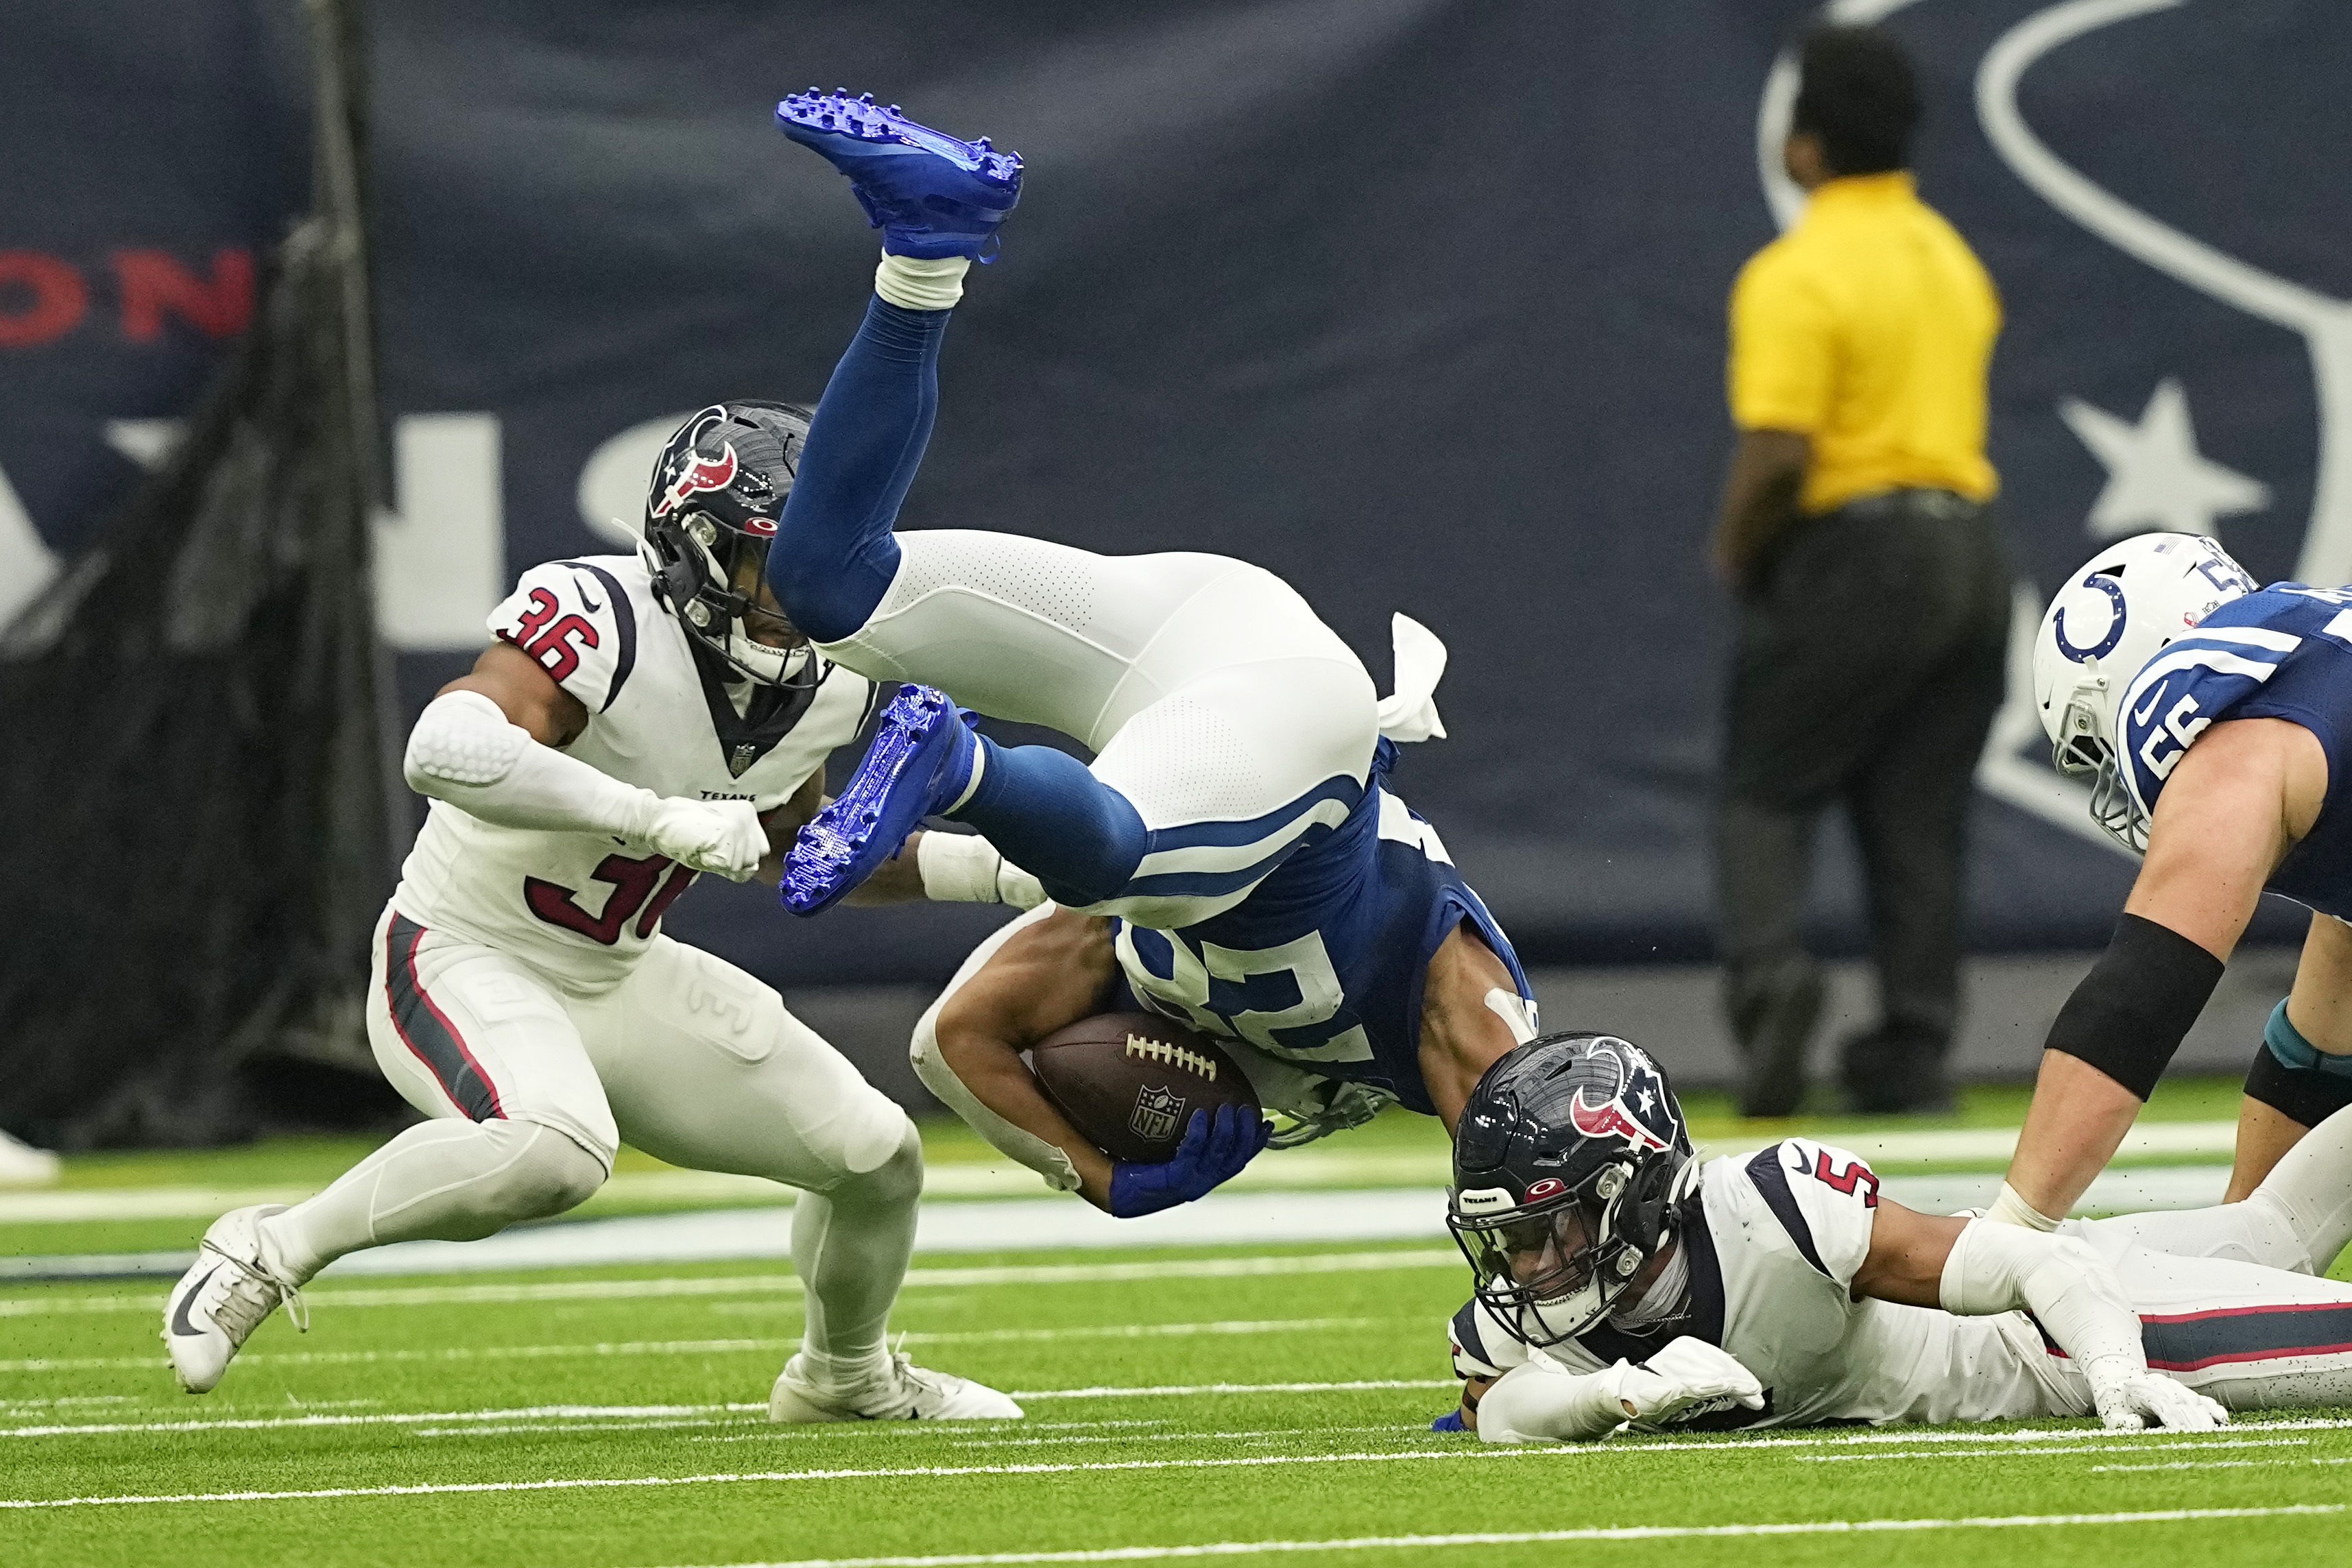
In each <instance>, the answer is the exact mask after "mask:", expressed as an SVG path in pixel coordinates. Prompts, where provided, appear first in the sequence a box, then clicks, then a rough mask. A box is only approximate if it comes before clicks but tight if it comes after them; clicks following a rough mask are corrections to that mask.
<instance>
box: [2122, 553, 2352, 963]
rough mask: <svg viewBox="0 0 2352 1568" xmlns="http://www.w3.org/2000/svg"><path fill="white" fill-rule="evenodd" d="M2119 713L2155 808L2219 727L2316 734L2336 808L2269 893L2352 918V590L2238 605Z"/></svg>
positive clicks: (2132, 780) (2143, 679)
mask: <svg viewBox="0 0 2352 1568" xmlns="http://www.w3.org/2000/svg"><path fill="white" fill-rule="evenodd" d="M2228 718H2283V719H2286V720H2289V721H2290V722H2292V723H2294V724H2299V725H2301V726H2302V727H2304V728H2305V729H2307V730H2309V731H2310V732H2311V733H2312V735H2313V736H2315V737H2317V739H2318V741H2319V744H2320V745H2321V747H2324V748H2325V749H2326V753H2327V799H2326V801H2325V802H2324V803H2323V804H2322V805H2321V807H2320V810H2319V819H2318V821H2315V822H2314V823H2313V824H2312V828H2311V831H2310V832H2309V833H2308V834H2307V835H2305V838H2304V839H2303V841H2301V842H2300V843H2298V844H2296V845H2295V846H2294V849H2292V850H2290V851H2288V852H2287V855H2286V858H2285V859H2284V860H2283V861H2281V862H2279V866H2278V869H2277V870H2276V871H2274V872H2273V873H2271V879H2270V881H2269V883H2267V884H2266V885H2267V886H2268V887H2269V889H2270V891H2271V892H2273V893H2277V894H2284V895H2285V896H2287V897H2289V898H2292V899H2294V901H2295V902H2296V903H2298V904H2305V905H2307V906H2308V907H2310V908H2313V909H2316V910H2318V911H2320V912H2321V913H2323V914H2326V915H2336V917H2338V918H2339V919H2352V809H2347V808H2346V807H2345V806H2344V804H2343V800H2342V797H2343V795H2344V792H2345V781H2346V779H2347V777H2352V749H2347V747H2352V589H2344V588H2308V587H2305V585H2304V584H2302V583H2299V582H2274V583H2273V584H2271V586H2270V587H2268V588H2265V589H2263V591H2260V592H2259V593H2249V594H2247V595H2245V596H2244V597H2243V598H2240V599H2233V600H2231V601H2230V602H2228V603H2227V604H2224V605H2222V606H2221V608H2220V609H2218V610H2216V611H2214V612H2212V613H2211V614H2210V615H2208V616H2207V617H2205V619H2204V620H2202V621H2200V622H2198V623H2197V629H2196V630H2195V631H2194V632H2190V633H2189V635H2188V636H2186V637H2183V638H2181V639H2180V640H2179V642H2177V643H2171V644H2170V645H2168V647H2166V648H2165V649H2164V650H2163V651H2162V652H2161V653H2158V654H2157V656H2156V657H2155V658H2153V659H2150V660H2149V661H2148V662H2147V664H2146V665H2144V666H2143V667H2142V668H2141V670H2140V672H2139V674H2137V675H2135V676H2134V677H2133V678H2132V683H2131V685H2129V686H2128V687H2127V688H2126V690H2125V692H2124V701H2123V706H2122V707H2121V708H2120V709H2118V710H2117V713H2116V727H2117V728H2118V729H2119V730H2120V731H2121V732H2122V733H2121V740H2122V747H2121V749H2122V753H2123V755H2122V756H2121V758H2118V764H2119V766H2120V767H2121V768H2122V770H2123V774H2124V778H2125V779H2126V782H2127V783H2128V784H2129V785H2130V787H2131V791H2132V794H2133V795H2134V796H2135V797H2137V799H2138V800H2139V803H2140V805H2141V806H2142V807H2143V808H2145V809H2147V810H2149V811H2154V810H2156V800H2157V797H2158V795H2159V794H2160V793H2161V792H2162V791H2163V789H2164V781H2165V780H2166V779H2168V778H2169V777H2171V774H2172V770H2173V768H2176V767H2178V766H2179V763H2180V758H2182V757H2183V756H2184V755H2186V754H2187V752H2188V750H2189V746H2190V745H2191V744H2192V743H2194V742H2195V740H2196V739H2197V737H2199V736H2200V735H2202V734H2203V733H2204V732H2205V730H2206V729H2207V727H2210V726H2211V725H2212V724H2214V723H2216V722H2217V721H2219V720H2221V719H2228Z"/></svg>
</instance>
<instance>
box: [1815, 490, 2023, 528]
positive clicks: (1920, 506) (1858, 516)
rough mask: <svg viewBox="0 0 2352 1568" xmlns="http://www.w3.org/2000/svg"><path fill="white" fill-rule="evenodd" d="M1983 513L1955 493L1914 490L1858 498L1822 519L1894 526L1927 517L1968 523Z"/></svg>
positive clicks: (1976, 503) (1977, 504) (1978, 504)
mask: <svg viewBox="0 0 2352 1568" xmlns="http://www.w3.org/2000/svg"><path fill="white" fill-rule="evenodd" d="M1983 513H1984V503H1983V502H1981V501H1971V500H1969V498H1968V497H1966V496H1963V495H1960V494H1958V492H1957V491H1952V490H1937V489H1927V488H1921V489H1913V490H1882V491H1880V492H1879V493H1878V494H1877V495H1875V496H1858V497H1855V498H1854V499H1853V500H1851V501H1848V502H1847V503H1846V504H1845V505H1843V507H1833V508H1832V509H1831V510H1829V511H1826V512H1823V513H1822V514H1821V515H1822V517H1852V518H1853V520H1854V521H1856V522H1864V523H1872V522H1892V521H1894V520H1895V519H1896V518H1898V517H1927V518H1929V519H1931V520H1933V521H1936V522H1951V523H1958V522H1966V521H1967V520H1968V519H1969V518H1971V517H1980V516H1982V515H1983Z"/></svg>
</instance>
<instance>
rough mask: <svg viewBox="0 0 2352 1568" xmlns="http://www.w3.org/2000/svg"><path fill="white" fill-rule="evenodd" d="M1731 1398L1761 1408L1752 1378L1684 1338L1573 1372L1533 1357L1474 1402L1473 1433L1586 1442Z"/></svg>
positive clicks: (1494, 1438) (1513, 1439)
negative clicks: (1639, 1356)
mask: <svg viewBox="0 0 2352 1568" xmlns="http://www.w3.org/2000/svg"><path fill="white" fill-rule="evenodd" d="M1718 1399H1732V1400H1737V1401H1738V1403H1739V1404H1742V1405H1745V1406H1748V1408H1749V1409H1751V1410H1760V1409H1762V1408H1763V1407H1764V1385H1762V1384H1760V1383H1759V1382H1758V1381H1757V1380H1756V1375H1755V1374H1754V1373H1752V1372H1749V1371H1748V1369H1747V1368H1746V1367H1744V1366H1742V1365H1740V1364H1739V1363H1738V1361H1737V1360H1735V1359H1733V1358H1732V1357H1731V1356H1728V1355H1726V1354H1724V1353H1723V1352H1722V1351H1719V1350H1717V1349H1716V1347H1715V1346H1713V1345H1711V1344H1707V1343H1704V1342H1702V1341H1699V1340H1695V1339H1692V1338H1690V1337H1688V1336H1687V1335H1685V1336H1684V1337H1683V1338H1681V1339H1677V1340H1675V1341H1674V1342H1673V1343H1670V1344H1668V1345H1667V1346H1666V1348H1665V1349H1664V1350H1662V1351H1660V1352H1658V1354H1655V1355H1654V1356H1652V1357H1651V1358H1650V1362H1649V1364H1648V1365H1647V1366H1635V1365H1633V1364H1632V1363H1631V1362H1624V1361H1621V1362H1619V1363H1617V1364H1615V1365H1614V1366H1606V1367H1603V1368H1601V1370H1600V1371H1599V1372H1594V1373H1574V1372H1570V1371H1569V1370H1568V1369H1567V1368H1566V1367H1563V1366H1561V1365H1560V1364H1559V1363H1558V1362H1556V1361H1554V1360H1552V1359H1551V1358H1550V1357H1549V1356H1546V1355H1537V1356H1532V1357H1530V1358H1529V1359H1528V1361H1527V1362H1525V1363H1523V1364H1520V1365H1518V1366H1515V1367H1513V1368H1511V1370H1510V1371H1508V1372H1507V1373H1505V1374H1504V1375H1502V1376H1501V1377H1499V1378H1497V1379H1496V1380H1495V1384H1494V1385H1493V1386H1492V1387H1490V1388H1488V1389H1487V1390H1486V1393H1485V1394H1484V1395H1483V1396H1480V1398H1479V1401H1478V1436H1479V1437H1480V1439H1481V1440H1482V1441H1485V1442H1489V1443H1528V1442H1541V1441H1554V1442H1560V1441H1565V1442H1571V1443H1587V1442H1591V1441H1593V1440H1595V1439H1597V1438H1601V1437H1608V1436H1609V1435H1610V1434H1611V1433H1612V1432H1620V1431H1622V1430H1624V1427H1625V1423H1626V1422H1627V1421H1629V1420H1633V1421H1664V1420H1670V1419H1672V1418H1673V1417H1674V1416H1679V1415H1681V1414H1682V1413H1683V1412H1684V1411H1685V1410H1688V1409H1689V1408H1690V1407H1691V1406H1694V1405H1704V1404H1707V1403H1709V1402H1711V1401H1714V1400H1718Z"/></svg>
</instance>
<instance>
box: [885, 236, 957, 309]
mask: <svg viewBox="0 0 2352 1568" xmlns="http://www.w3.org/2000/svg"><path fill="white" fill-rule="evenodd" d="M970 271H971V261H970V260H969V259H968V258H966V257H964V256H940V257H938V258H937V259H928V258H926V257H923V256H892V255H891V254H890V253H889V252H887V251H884V252H883V253H882V265H881V266H879V267H876V268H875V269H874V292H875V293H877V294H878V295H880V296H881V297H882V298H884V299H886V300H887V301H888V302H889V303H891V304H893V305H896V306H897V307H898V308H900V309H901V310H948V309H952V308H954V306H955V302H956V301H957V300H959V299H961V298H963V275H964V274H965V273H967V272H970Z"/></svg>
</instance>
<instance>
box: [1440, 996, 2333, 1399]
mask: <svg viewBox="0 0 2352 1568" xmlns="http://www.w3.org/2000/svg"><path fill="white" fill-rule="evenodd" d="M2247 1204H2252V1205H2255V1206H2259V1207H2262V1208H2263V1209H2264V1210H2265V1211H2266V1212H2267V1213H2268V1214H2269V1215H2270V1216H2271V1217H2272V1218H2273V1223H2272V1224H2270V1225H2267V1226H2265V1227H2263V1228H2262V1234H2263V1235H2264V1236H2266V1237H2268V1238H2269V1240H2268V1242H2267V1244H2266V1245H2265V1246H2264V1247H2263V1249H2261V1255H2260V1256H2247V1255H2246V1253H2245V1250H2244V1247H2243V1240H2244V1238H2245V1236H2246V1235H2247V1230H2246V1228H2245V1227H2243V1226H2242V1225H2240V1224H2239V1223H2237V1220H2236V1218H2234V1217H2232V1216H2230V1215H2227V1214H2225V1213H2222V1212H2221V1211H2219V1210H2214V1209H2203V1210H2192V1211H2187V1212H2180V1213H2164V1214H2140V1215H2129V1216H2125V1217H2121V1218H2114V1219H2102V1220H2091V1221H2070V1222H2068V1223H2067V1224H2066V1225H2064V1226H2063V1227H2062V1228H2060V1230H2059V1231H2058V1232H2057V1233H2056V1234H2046V1233H2043V1232H2040V1231H2035V1230H2031V1229H2028V1228H2023V1227H2019V1226H2014V1225H2006V1224H2001V1223H1999V1222H1997V1221H1994V1220H1990V1219H1967V1218H1942V1217H1939V1216H1935V1215H1926V1214H1919V1213H1916V1212H1914V1211H1912V1210H1910V1209H1907V1208H1905V1207H1903V1206H1902V1205H1900V1204H1898V1203H1895V1201H1894V1200H1892V1199H1891V1198H1886V1197H1882V1195H1881V1194H1880V1191H1879V1181H1878V1177H1877V1176H1876V1175H1875V1174H1874V1172H1872V1170H1871V1169H1870V1167H1869V1166H1868V1165H1867V1164H1866V1163H1865V1162H1864V1160H1863V1159H1861V1158H1860V1157H1859V1156H1858V1155H1853V1154H1850V1153H1847V1152H1846V1151H1844V1150H1842V1149H1838V1148H1834V1147H1832V1146H1829V1145H1822V1144H1818V1143H1815V1142H1813V1141H1812V1140H1811V1139H1807V1138H1788V1139H1784V1140H1783V1141H1781V1142H1780V1143H1778V1144H1775V1145H1772V1146H1771V1147H1769V1148H1767V1149H1763V1150H1760V1151H1759V1152H1758V1153H1756V1154H1754V1155H1745V1156H1743V1155H1727V1156H1724V1157H1722V1158H1718V1159H1714V1160H1709V1161H1706V1163H1704V1164H1701V1163H1700V1162H1698V1161H1696V1160H1695V1159H1694V1158H1693V1157H1692V1155H1691V1145H1690V1139H1689V1135H1688V1134H1687V1132H1686V1131H1685V1126H1684V1124H1683V1117H1682V1111H1681V1108H1680V1107H1679V1106H1678V1105H1677V1104H1676V1103H1675V1097H1674V1093H1673V1091H1672V1090H1671V1089H1670V1088H1669V1087H1668V1086H1667V1083H1666V1080H1665V1075H1664V1073H1663V1072H1662V1071H1659V1069H1658V1067H1657V1065H1656V1063H1654V1061H1651V1059H1650V1058H1649V1057H1648V1055H1647V1054H1645V1053H1644V1052H1643V1051H1641V1050H1640V1049H1639V1048H1637V1047H1635V1046H1633V1045H1632V1044H1629V1043H1628V1042H1626V1041H1624V1040H1619V1039H1615V1038H1613V1037H1611V1036H1606V1035H1555V1036H1550V1037H1548V1038H1546V1039H1544V1040H1538V1041H1536V1042H1534V1043H1533V1044H1530V1045H1527V1046H1523V1047H1521V1048H1520V1049H1519V1050H1517V1051H1514V1052H1512V1053H1511V1054H1510V1055H1509V1056H1507V1057H1506V1058H1504V1059H1503V1060H1502V1061H1500V1062H1497V1063H1496V1065H1495V1066H1494V1067H1493V1068H1492V1069H1490V1070H1489V1071H1488V1072H1487V1074H1486V1078H1485V1079H1484V1080H1482V1081H1481V1082H1480V1083H1479V1085H1478V1088H1477V1090H1476V1092H1475V1093H1474V1094H1473V1095H1472V1096H1471V1101H1470V1104H1469V1107H1468V1109H1467V1110H1466V1111H1465V1113H1464V1114H1463V1118H1462V1123H1461V1125H1460V1127H1459V1129H1458V1130H1457V1131H1456V1134H1455V1136H1454V1186H1453V1189H1452V1193H1451V1204H1450V1208H1451V1212H1450V1216H1449V1218H1450V1222H1451V1224H1452V1226H1453V1228H1454V1235H1455V1238H1456V1239H1458V1240H1459V1241H1460V1242H1461V1244H1462V1249H1463V1251H1464V1252H1465V1254H1466V1255H1467V1256H1468V1258H1469V1259H1470V1261H1471V1265H1472V1269H1473V1270H1474V1272H1475V1276H1476V1279H1477V1287H1476V1289H1477V1293H1476V1296H1475V1299H1474V1300H1473V1301H1471V1302H1470V1303H1469V1304H1468V1305H1465V1307H1464V1308H1463V1309H1462V1311H1461V1312H1457V1313H1456V1314H1455V1315H1454V1320H1453V1323H1452V1325H1451V1333H1452V1339H1453V1348H1454V1364H1455V1370H1456V1371H1457V1372H1459V1373H1460V1374H1461V1375H1463V1377H1464V1378H1465V1396H1464V1401H1463V1407H1462V1409H1461V1411H1460V1412H1458V1413H1457V1414H1455V1415H1454V1416H1447V1417H1445V1418H1444V1419H1442V1420H1441V1421H1440V1423H1439V1425H1440V1427H1442V1428H1449V1427H1462V1426H1469V1427H1475V1428H1476V1429H1477V1432H1478V1435H1479V1436H1480V1437H1483V1438H1485V1439H1486V1440H1487V1441H1489V1442H1523V1441H1528V1440H1532V1439H1543V1438H1557V1439H1568V1440H1588V1439H1592V1438H1598V1437H1607V1436H1609V1435H1610V1434H1611V1433H1613V1432H1616V1431H1618V1430H1621V1429H1622V1428H1623V1427H1626V1426H1627V1425H1629V1424H1631V1425H1633V1426H1634V1427H1640V1428H1643V1429H1644V1430H1704V1429H1710V1428H1721V1427H1768V1426H1796V1425H1804V1424H1807V1423H1821V1422H1830V1421H1867V1422H1895V1421H1902V1422H1958V1421H1995V1420H2019V1419H2027V1418H2032V1417H2036V1416H2084V1415H2091V1414H2096V1415H2097V1416H2100V1417H2101V1418H2102V1419H2103V1420H2104V1421H2105V1424H2106V1425H2107V1426H2108V1427H2114V1428H2116V1429H2119V1430H2127V1429H2133V1428H2137V1427H2141V1426H2143V1425H2154V1426H2158V1427H2168V1428H2176V1429H2179V1430H2187V1431H2197V1430H2204V1429H2207V1428H2210V1427H2215V1426H2218V1425H2220V1424H2221V1423H2222V1422H2224V1421H2226V1420H2227V1419H2228V1414H2227V1413H2228V1412H2229V1411H2231V1410H2254V1409H2265V1408H2274V1407H2278V1406H2305V1405H2340V1404H2344V1403H2346V1402H2347V1401H2352V1285H2348V1284H2345V1283H2341V1282H2339V1281H2333V1280H2328V1279H2324V1278H2315V1277H2314V1276H2315V1274H2316V1273H2317V1272H2319V1271H2321V1270H2326V1268H2327V1266H2328V1265H2329V1264H2330V1263H2331V1262H2332V1261H2333V1260H2335V1258H2336V1253H2337V1252H2338V1251H2339V1250H2340V1249H2342V1248H2343V1247H2344V1245H2345V1243H2346V1242H2347V1240H2352V1111H2347V1112H2345V1113H2339V1114H2338V1115H2336V1116H2335V1117H2333V1118H2331V1119H2330V1120H2329V1121H2327V1122H2326V1123H2324V1124H2322V1125H2320V1126H2319V1127H2317V1128H2315V1129H2314V1130H2313V1131H2312V1133H2311V1134H2310V1135H2309V1136H2308V1137H2306V1138H2305V1139H2304V1140H2303V1141H2302V1142H2301V1143H2300V1144H2298V1145H2296V1146H2295V1148H2294V1151H2293V1152H2292V1153H2290V1154H2289V1155H2286V1157H2285V1158H2284V1159H2282V1160H2281V1161H2280V1162H2279V1163H2278V1164H2277V1166H2275V1167H2273V1170H2272V1172H2271V1174H2270V1176H2269V1177H2268V1178H2267V1179H2266V1180H2264V1182H2263V1185H2262V1186H2261V1187H2260V1188H2258V1189H2257V1190H2256V1191H2255V1193H2254V1194H2253V1196H2252V1197H2250V1198H2249V1199H2247ZM2225 1207H2229V1208H2242V1207H2246V1205H2243V1204H2241V1205H2230V1206H2225Z"/></svg>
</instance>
